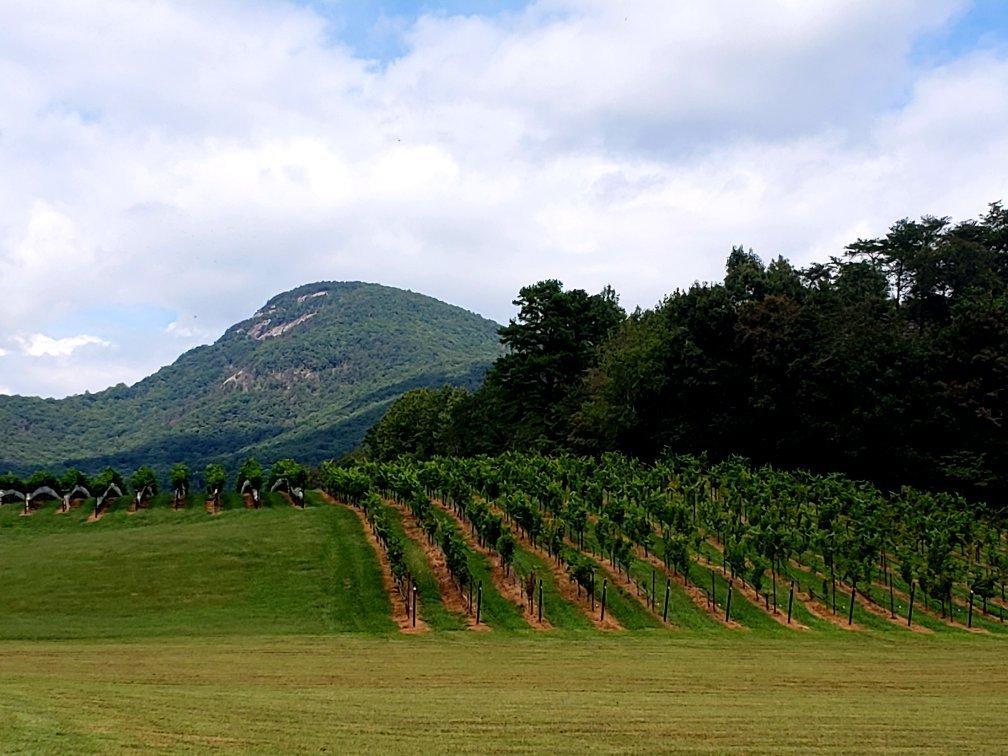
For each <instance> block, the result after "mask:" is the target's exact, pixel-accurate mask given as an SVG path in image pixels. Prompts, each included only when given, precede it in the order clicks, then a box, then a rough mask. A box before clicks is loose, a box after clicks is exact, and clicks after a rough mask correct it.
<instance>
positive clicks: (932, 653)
mask: <svg viewBox="0 0 1008 756" xmlns="http://www.w3.org/2000/svg"><path fill="white" fill-rule="evenodd" d="M1006 706H1008V672H1006V668H1005V664H1004V649H1003V647H1002V646H1001V644H999V643H998V642H996V641H992V640H991V639H988V638H970V639H965V640H956V641H949V640H941V641H936V640H933V639H918V638H910V639H904V640H902V641H900V642H899V643H894V642H893V641H891V640H882V639H879V638H872V637H867V638H849V639H847V640H846V642H839V641H837V640H827V641H824V640H816V639H811V638H807V637H805V638H798V639H781V638H736V639H732V638H727V639H726V638H715V639H709V638H703V637H691V636H688V635H683V636H679V637H673V638H668V637H665V638H654V637H650V638H648V637H637V636H630V637H596V638H593V639H590V640H558V639H549V638H543V637H537V638H514V637H504V636H497V637H495V636H494V635H493V634H475V633H464V632H462V633H449V634H440V635H428V636H412V637H408V638H395V639H387V640H382V639H376V638H373V637H360V636H355V635H347V634H344V635H338V636H331V637H325V638H319V637H304V636H300V637H278V638H261V637H260V638H251V637H249V638H241V637H234V636H231V637H226V638H221V639H211V638H205V639H164V640H157V641H140V642H128V643H109V642H81V641H72V642H64V643H54V642H32V643H26V642H5V643H2V644H0V750H2V751H4V752H11V751H17V750H22V749H23V750H28V751H52V752H66V751H70V750H72V751H84V750H103V751H109V750H112V751H123V750H135V749H137V748H144V749H166V750H179V749H198V750H204V749H208V748H225V749H229V750H230V749H236V750H242V751H277V750H279V751H291V750H298V751H307V750H311V751H315V752H319V751H325V750H329V751H336V752H341V751H347V750H353V751H361V750H371V751H382V752H388V751H407V750H410V751H422V752H435V751H437V752H444V751H484V752H485V751H487V750H500V751H503V750H530V751H537V752H554V751H567V752H569V751H594V750H620V751H655V750H679V749H684V750H691V751H705V750H706V751H726V750H748V751H762V752H775V753H779V752H782V751H786V750H792V751H795V750H796V751H809V750H814V749H838V750H843V751H848V752H860V753H863V752H868V751H885V750H900V751H904V752H921V751H932V752H953V751H957V752H962V751H978V750H982V751H988V752H993V751H1003V750H1004V748H1005V743H1006V739H1008V720H1006V717H1005V711H1006Z"/></svg>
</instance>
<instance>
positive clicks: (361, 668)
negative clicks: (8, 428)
mask: <svg viewBox="0 0 1008 756" xmlns="http://www.w3.org/2000/svg"><path fill="white" fill-rule="evenodd" d="M151 504H152V505H151V507H150V508H148V509H145V510H142V511H140V512H138V513H136V514H128V513H127V512H126V511H125V510H126V507H127V505H128V502H127V501H122V502H116V503H115V506H113V507H112V508H111V509H110V511H109V512H108V514H107V515H106V516H105V517H103V518H102V519H101V520H100V521H98V522H95V523H88V522H86V519H87V515H88V513H89V512H90V508H89V507H87V506H85V507H82V508H81V509H78V510H74V511H72V512H71V513H69V514H65V515H57V514H55V509H56V507H55V505H54V504H53V505H46V506H45V507H43V508H42V509H41V510H39V511H37V512H36V513H35V514H34V515H32V516H31V517H21V516H20V510H19V509H18V508H17V507H16V506H5V507H2V508H0V585H2V586H3V590H2V593H0V752H3V753H7V752H18V751H29V752H43V753H44V752H51V753H65V752H70V751H72V752H80V751H85V752H87V751H102V752H109V751H111V752H119V751H126V750H134V751H135V750H137V749H145V750H171V751H177V750H198V751H205V750H210V749H224V750H230V751H245V752H248V751H252V752H277V751H281V752H288V751H307V750H313V751H321V750H328V751H362V750H367V751H380V752H388V751H405V750H410V751H415V752H445V751H480V752H486V751H515V750H520V751H535V752H571V751H579V752H584V751H613V750H622V751H639V752H642V751H665V750H689V751H709V752H724V751H735V750H743V751H761V752H772V753H778V752H782V751H801V752H806V751H813V750H824V749H826V750H842V751H848V752H880V751H889V750H903V751H908V752H922V751H932V752H952V751H956V752H962V751H1000V750H1003V748H1004V742H1005V739H1006V737H1008V720H1006V718H1005V717H1004V715H1003V712H1004V710H1005V707H1006V705H1008V667H1006V666H1005V665H1004V662H1003V659H1004V647H1003V643H1004V640H1003V636H1001V637H998V636H994V635H980V636H978V635H971V634H969V633H965V632H961V631H957V630H952V631H951V632H948V631H947V630H948V628H945V627H943V626H942V625H941V623H937V622H936V623H929V624H934V625H935V630H936V632H934V633H933V634H931V635H916V634H912V633H908V632H905V631H901V630H900V629H899V628H898V627H895V626H893V625H891V624H890V623H888V622H887V621H885V620H883V619H880V618H875V617H872V619H874V620H876V621H877V624H878V625H880V626H878V627H877V626H876V625H874V624H873V625H870V626H868V627H869V629H867V630H865V631H864V632H858V633H850V632H846V631H844V630H841V629H839V628H836V627H833V626H832V625H830V624H829V623H822V622H820V623H818V624H813V623H808V622H806V624H811V627H812V630H811V631H810V632H806V633H794V632H791V631H788V630H786V629H784V628H780V627H779V625H777V623H774V622H773V621H772V620H770V619H769V618H767V617H766V616H765V614H763V613H762V612H761V611H760V610H759V609H758V608H757V607H755V606H753V605H751V604H749V603H748V602H746V601H744V600H743V601H739V599H740V598H741V597H740V596H736V599H735V600H733V606H734V607H736V610H735V611H737V612H738V613H737V614H736V616H737V617H739V618H740V619H741V621H743V624H745V625H746V626H747V628H748V630H747V631H746V632H737V631H727V630H725V629H723V628H721V627H719V626H718V625H717V623H713V622H710V621H709V620H707V618H704V619H705V621H704V622H695V623H691V622H689V621H688V620H689V618H690V617H691V616H693V615H692V614H691V612H694V613H696V614H702V612H700V611H699V610H698V609H697V608H696V607H695V606H693V607H689V611H686V609H685V608H679V609H677V613H676V617H677V618H678V620H679V623H680V625H679V628H678V629H677V630H676V631H674V632H666V631H664V630H662V629H655V628H656V627H658V625H659V622H658V621H657V620H655V618H654V617H653V615H652V614H651V613H650V612H649V611H647V610H646V609H645V608H644V606H643V604H642V603H641V602H640V601H638V600H637V599H636V597H634V596H629V595H626V594H624V593H623V592H622V591H619V590H610V592H609V611H611V612H612V613H613V615H614V616H616V617H617V618H618V619H619V620H620V621H621V622H622V623H623V625H624V627H626V628H627V631H625V632H618V633H612V632H609V633H602V632H597V631H595V630H594V629H593V628H592V627H591V626H590V623H589V622H588V621H587V620H586V619H585V618H584V616H583V614H581V612H580V611H579V610H578V608H577V607H575V606H573V605H572V604H570V603H568V602H565V601H564V600H563V599H562V597H561V596H560V595H559V593H558V592H557V590H556V585H555V584H554V581H553V579H552V574H551V573H550V571H549V570H548V569H547V568H546V565H545V564H544V563H543V562H542V558H541V557H539V556H538V555H537V554H535V553H533V552H531V551H530V550H528V549H525V548H521V549H519V551H518V555H517V557H516V565H517V566H518V568H519V569H520V570H522V571H526V572H527V571H528V570H530V569H532V568H535V569H536V571H537V573H538V574H540V575H542V576H543V577H544V579H546V582H545V583H544V591H545V594H546V601H545V607H546V616H547V618H548V619H549V620H550V622H551V623H552V624H553V625H554V628H555V629H554V630H553V631H551V632H533V631H531V630H530V629H529V628H528V626H527V624H526V623H525V621H524V619H523V618H522V615H521V611H520V609H519V608H518V607H516V606H514V605H513V604H512V603H510V602H509V601H508V600H507V599H505V598H503V597H501V596H500V594H498V593H497V591H496V590H495V589H494V587H493V584H492V581H491V580H490V566H489V564H488V563H487V561H486V559H485V558H483V557H482V556H481V555H479V554H477V553H475V552H473V554H472V556H471V559H470V566H471V568H472V570H473V574H474V575H475V576H476V578H477V579H482V580H483V582H484V589H485V594H484V616H485V619H486V621H487V622H488V623H490V624H491V625H492V626H493V628H494V632H492V633H473V632H469V631H466V630H464V629H463V628H464V627H465V624H466V623H465V620H464V619H463V618H461V617H459V616H457V615H455V614H452V613H451V612H449V611H448V610H447V609H445V607H444V606H443V604H442V603H441V600H440V596H439V595H438V590H437V581H436V579H435V578H434V575H433V574H432V573H431V571H430V567H429V565H428V564H427V560H426V557H425V555H424V552H423V549H422V548H421V547H420V546H419V545H417V544H414V543H412V542H410V541H407V542H406V545H407V549H406V558H407V561H408V562H409V564H410V566H411V569H412V570H413V572H414V574H415V575H416V577H417V582H418V585H419V589H420V604H421V611H422V612H423V616H424V618H425V619H426V621H427V622H428V624H429V625H430V627H431V629H432V631H433V632H430V633H426V634H423V635H412V636H403V635H400V634H399V633H397V632H395V627H394V624H393V623H392V621H391V619H390V612H391V606H390V603H389V598H388V596H387V595H385V593H384V591H383V589H382V585H381V577H380V570H379V563H378V560H377V557H376V555H375V553H374V551H373V550H372V548H371V546H370V544H369V543H368V541H367V539H366V537H365V534H364V530H363V527H362V525H361V522H360V520H359V519H358V517H357V516H356V514H355V513H354V512H352V511H351V510H350V509H348V508H346V507H341V506H331V505H327V504H325V503H324V502H322V501H321V500H320V499H319V498H317V497H316V496H315V495H314V494H309V496H308V504H309V506H308V508H307V509H305V510H303V511H302V510H299V509H295V508H293V507H291V506H289V505H288V504H287V502H286V501H284V500H283V499H282V498H279V497H266V498H265V500H264V505H265V506H264V507H263V509H261V510H247V509H245V508H244V506H243V504H242V502H241V499H240V497H237V496H233V495H228V496H227V497H226V499H225V509H224V511H223V513H222V514H220V515H218V516H210V515H207V514H206V513H205V512H204V510H203V502H202V498H201V497H199V496H196V497H194V498H193V500H192V501H191V502H190V504H189V506H188V507H186V508H185V509H183V510H181V511H172V510H171V509H170V507H169V506H168V502H167V499H166V497H158V498H157V499H155V500H154V501H153V502H152V503H151ZM390 512H391V514H392V518H391V519H392V522H393V525H394V526H395V527H397V528H398V527H401V521H400V519H399V516H398V513H397V512H395V511H394V510H390ZM439 516H440V517H441V518H442V519H443V521H445V522H446V523H447V524H448V525H450V526H452V527H454V524H453V522H452V521H451V520H450V518H449V517H448V515H447V513H445V512H443V511H440V513H439ZM650 569H651V568H650V565H648V564H647V563H645V562H643V561H640V560H638V563H637V564H635V567H634V573H635V577H642V578H647V579H648V580H649V579H650ZM693 574H694V576H695V577H694V579H695V580H697V581H701V580H708V581H709V580H710V571H709V570H708V569H707V568H706V566H705V565H696V567H695V569H694V571H693ZM599 583H600V584H601V581H599ZM717 585H718V590H719V591H721V590H723V587H724V584H723V581H721V582H719V583H717ZM658 587H659V594H661V593H663V586H661V583H660V581H659V582H658ZM873 591H874V592H877V589H873ZM782 596H783V597H784V599H785V600H786V592H783V593H782ZM684 598H685V597H684ZM719 598H720V600H722V601H723V596H719ZM838 599H841V601H838V604H840V605H841V606H839V607H838V608H842V607H843V606H845V604H844V603H843V602H845V601H846V597H841V596H838ZM687 600H688V599H687ZM736 602H738V603H736ZM796 606H797V604H796ZM733 613H734V612H733ZM799 616H800V615H799ZM855 616H856V618H858V620H859V622H860V621H861V616H860V615H858V614H857V612H856V615H855ZM869 616H871V615H869ZM802 621H806V618H803V619H802ZM922 621H923V620H922Z"/></svg>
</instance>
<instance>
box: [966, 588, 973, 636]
mask: <svg viewBox="0 0 1008 756" xmlns="http://www.w3.org/2000/svg"><path fill="white" fill-rule="evenodd" d="M966 627H970V628H972V627H973V589H972V588H970V606H969V619H968V620H967V622H966Z"/></svg>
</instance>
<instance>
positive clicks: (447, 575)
mask: <svg viewBox="0 0 1008 756" xmlns="http://www.w3.org/2000/svg"><path fill="white" fill-rule="evenodd" d="M382 501H384V502H385V504H386V505H387V506H389V507H392V508H393V509H394V510H396V511H397V512H398V513H399V515H400V516H401V518H402V526H403V531H404V532H405V533H406V537H407V538H409V539H410V540H411V541H413V543H415V544H416V545H417V546H419V547H420V549H421V550H422V551H423V553H424V556H425V557H426V558H427V564H428V566H430V568H431V572H432V573H433V574H434V579H435V580H436V581H437V584H438V591H439V592H440V594H441V603H442V604H443V605H444V607H445V609H447V610H448V611H450V612H453V613H455V614H458V615H460V616H461V617H464V618H465V621H466V625H467V627H468V629H469V630H477V631H481V632H489V631H490V629H491V628H490V626H489V625H487V624H486V623H485V622H481V623H480V624H478V625H477V624H476V617H474V616H473V615H472V614H470V613H469V602H468V600H467V599H466V597H465V594H464V593H462V589H461V588H459V587H458V585H457V584H456V583H455V580H454V579H453V578H452V576H451V572H450V571H449V570H448V565H447V564H446V563H445V558H444V554H442V553H441V549H439V548H438V547H437V546H435V545H434V544H432V543H431V542H430V540H429V539H428V538H427V534H426V533H425V532H424V531H423V528H421V527H420V524H419V523H418V522H417V521H416V518H415V517H414V516H413V513H412V512H410V511H409V510H408V509H407V508H406V507H404V506H403V505H401V504H399V502H397V501H393V500H391V499H383V500H382Z"/></svg>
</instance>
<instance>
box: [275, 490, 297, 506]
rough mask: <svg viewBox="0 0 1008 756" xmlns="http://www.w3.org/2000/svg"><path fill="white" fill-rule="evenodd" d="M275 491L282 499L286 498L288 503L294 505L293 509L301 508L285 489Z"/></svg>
mask: <svg viewBox="0 0 1008 756" xmlns="http://www.w3.org/2000/svg"><path fill="white" fill-rule="evenodd" d="M277 493H278V494H280V495H281V496H282V497H283V498H284V499H286V500H287V503H288V504H290V505H291V506H292V507H294V508H295V509H301V505H300V504H298V503H297V502H296V501H294V497H293V496H291V495H290V494H289V493H287V492H286V491H277Z"/></svg>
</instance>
